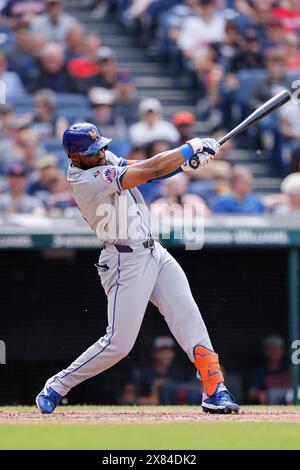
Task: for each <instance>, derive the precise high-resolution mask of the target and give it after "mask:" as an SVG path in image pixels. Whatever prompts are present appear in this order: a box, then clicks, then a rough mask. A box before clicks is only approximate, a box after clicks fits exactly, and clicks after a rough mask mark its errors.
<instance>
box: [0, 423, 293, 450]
mask: <svg viewBox="0 0 300 470" xmlns="http://www.w3.org/2000/svg"><path fill="white" fill-rule="evenodd" d="M0 449H6V450H11V449H19V450H21V449H96V450H98V449H110V450H115V449H120V450H123V449H127V450H129V449H135V450H137V449H143V450H145V449H147V450H151V449H156V450H158V449H163V450H168V449H169V450H175V449H186V450H190V449H194V450H196V449H199V450H201V449H300V426H299V425H297V424H260V423H200V424H159V425H158V424H125V425H111V424H107V425H100V426H99V425H69V424H66V425H57V424H53V425H49V424H42V425H2V426H0Z"/></svg>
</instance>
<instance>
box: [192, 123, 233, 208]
mask: <svg viewBox="0 0 300 470" xmlns="http://www.w3.org/2000/svg"><path fill="white" fill-rule="evenodd" d="M225 134H226V131H225V130H223V131H222V130H221V131H219V132H218V133H216V134H214V138H215V139H216V140H219V139H220V138H221V137H223V136H224V135H225ZM234 145H235V143H234V140H233V139H230V140H228V141H227V142H225V144H223V145H222V147H221V150H220V152H219V154H218V158H217V159H216V160H213V161H212V162H211V164H210V165H207V166H206V167H204V168H199V169H198V170H189V171H187V172H186V174H187V175H188V176H189V178H190V181H191V184H190V187H191V188H192V190H193V193H196V194H199V195H200V196H201V197H203V198H205V200H206V201H207V202H208V204H209V205H210V203H211V202H212V201H213V200H214V199H215V197H216V196H221V195H223V196H224V195H227V194H229V193H230V183H231V178H232V168H231V165H230V163H229V162H228V161H226V160H227V159H228V158H229V157H230V155H231V154H232V152H233V150H234Z"/></svg>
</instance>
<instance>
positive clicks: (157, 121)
mask: <svg viewBox="0 0 300 470" xmlns="http://www.w3.org/2000/svg"><path fill="white" fill-rule="evenodd" d="M162 111H163V110H162V105H161V103H160V101H159V100H157V99H156V98H145V99H144V100H143V101H141V103H140V106H139V115H140V121H139V122H137V123H136V124H133V125H132V126H131V127H130V130H129V134H130V141H131V143H132V145H134V146H137V147H142V146H144V145H148V144H150V143H151V142H154V141H155V140H167V141H168V142H170V143H172V144H174V145H175V144H176V142H178V140H179V138H180V136H179V133H178V131H177V130H176V128H175V126H174V125H173V124H171V123H170V122H168V121H165V120H164V119H163V118H162Z"/></svg>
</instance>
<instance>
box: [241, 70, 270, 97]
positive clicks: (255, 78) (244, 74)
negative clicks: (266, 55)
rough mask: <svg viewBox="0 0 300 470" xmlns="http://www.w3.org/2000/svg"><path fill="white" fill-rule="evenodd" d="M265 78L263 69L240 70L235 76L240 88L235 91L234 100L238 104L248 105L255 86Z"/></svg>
mask: <svg viewBox="0 0 300 470" xmlns="http://www.w3.org/2000/svg"><path fill="white" fill-rule="evenodd" d="M265 77H266V71H265V70H263V69H253V70H241V71H240V72H238V74H237V78H238V81H239V83H240V88H239V89H238V90H237V93H236V99H237V101H238V102H239V103H249V99H251V98H253V94H254V92H255V89H256V87H257V84H258V83H259V82H260V81H261V80H263V79H264V78H265Z"/></svg>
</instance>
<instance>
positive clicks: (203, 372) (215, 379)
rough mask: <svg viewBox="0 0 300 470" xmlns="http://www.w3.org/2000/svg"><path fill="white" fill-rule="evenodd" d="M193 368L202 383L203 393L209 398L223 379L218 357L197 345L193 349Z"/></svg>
mask: <svg viewBox="0 0 300 470" xmlns="http://www.w3.org/2000/svg"><path fill="white" fill-rule="evenodd" d="M194 356H195V362H194V364H195V366H196V369H197V370H198V372H199V374H200V376H201V380H202V382H203V387H204V392H205V393H206V395H208V396H209V397H210V396H211V395H213V394H214V393H215V391H216V390H217V387H218V385H219V384H220V383H223V382H224V377H223V374H222V372H221V369H220V364H219V356H218V354H216V353H215V352H213V351H211V350H210V349H207V348H205V347H204V346H201V344H197V346H195V347H194Z"/></svg>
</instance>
